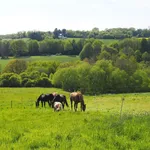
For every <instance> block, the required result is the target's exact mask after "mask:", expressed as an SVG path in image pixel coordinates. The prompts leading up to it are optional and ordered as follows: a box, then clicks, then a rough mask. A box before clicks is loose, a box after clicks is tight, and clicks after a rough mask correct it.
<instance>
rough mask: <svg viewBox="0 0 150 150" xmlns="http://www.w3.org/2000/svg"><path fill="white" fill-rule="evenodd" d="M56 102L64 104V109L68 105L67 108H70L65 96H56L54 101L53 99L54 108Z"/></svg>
mask: <svg viewBox="0 0 150 150" xmlns="http://www.w3.org/2000/svg"><path fill="white" fill-rule="evenodd" d="M55 102H60V103H61V104H62V107H63V109H64V106H65V105H66V106H67V107H69V105H68V102H67V99H66V96H65V95H62V94H56V95H55V97H54V99H53V102H52V105H53V106H54V103H55Z"/></svg>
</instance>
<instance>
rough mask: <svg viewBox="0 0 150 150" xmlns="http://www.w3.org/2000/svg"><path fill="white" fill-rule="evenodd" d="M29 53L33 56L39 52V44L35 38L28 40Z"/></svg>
mask: <svg viewBox="0 0 150 150" xmlns="http://www.w3.org/2000/svg"><path fill="white" fill-rule="evenodd" d="M28 50H29V55H30V56H34V55H38V54H39V45H38V42H37V41H36V40H30V41H29V43H28Z"/></svg>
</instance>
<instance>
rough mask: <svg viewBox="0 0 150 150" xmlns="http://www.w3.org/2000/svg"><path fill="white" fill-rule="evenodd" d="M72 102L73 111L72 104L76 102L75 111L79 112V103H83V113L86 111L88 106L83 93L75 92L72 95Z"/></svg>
mask: <svg viewBox="0 0 150 150" xmlns="http://www.w3.org/2000/svg"><path fill="white" fill-rule="evenodd" d="M70 102H71V109H72V103H73V102H74V110H75V111H77V108H78V103H81V111H85V109H86V104H85V103H84V100H83V95H82V94H81V92H73V93H71V94H70Z"/></svg>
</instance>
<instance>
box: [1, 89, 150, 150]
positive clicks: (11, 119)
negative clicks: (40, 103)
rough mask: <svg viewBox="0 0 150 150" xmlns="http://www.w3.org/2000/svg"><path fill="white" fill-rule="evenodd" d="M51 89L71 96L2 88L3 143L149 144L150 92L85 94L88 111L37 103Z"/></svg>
mask: <svg viewBox="0 0 150 150" xmlns="http://www.w3.org/2000/svg"><path fill="white" fill-rule="evenodd" d="M51 92H58V93H62V94H65V95H66V96H67V100H68V101H69V93H68V92H65V91H62V90H61V89H55V88H1V89H0V149H2V150H5V149H6V150H9V149H14V150H16V149H20V150H24V149H44V150H45V149H47V150H48V149H60V150H70V149H71V150H83V149H86V150H110V149H111V150H116V149H118V150H126V149H135V150H149V148H150V138H149V137H150V132H149V131H150V126H149V125H150V109H148V107H149V106H150V100H149V99H150V94H149V93H143V94H125V95H122V94H113V95H99V96H88V95H84V99H85V103H86V104H87V110H86V112H80V111H78V112H74V111H71V110H70V108H66V107H65V110H64V111H61V112H54V111H53V109H51V108H49V107H48V105H46V108H41V107H39V108H35V100H36V99H37V97H38V96H39V95H40V94H41V93H51ZM123 96H124V97H125V101H124V105H123V108H122V117H121V119H120V106H121V98H122V97H123ZM11 100H13V107H12V108H11V107H10V101H11ZM69 104H70V103H69ZM139 105H140V106H141V107H139ZM149 108H150V107H149ZM133 109H134V110H133Z"/></svg>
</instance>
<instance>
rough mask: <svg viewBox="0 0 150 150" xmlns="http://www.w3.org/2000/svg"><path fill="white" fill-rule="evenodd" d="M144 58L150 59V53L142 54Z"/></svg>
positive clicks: (145, 59)
mask: <svg viewBox="0 0 150 150" xmlns="http://www.w3.org/2000/svg"><path fill="white" fill-rule="evenodd" d="M142 60H144V61H145V62H146V61H150V54H149V53H148V52H144V53H143V54H142Z"/></svg>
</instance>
